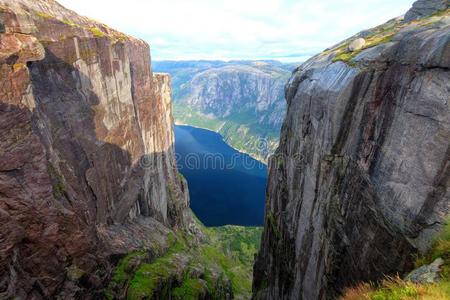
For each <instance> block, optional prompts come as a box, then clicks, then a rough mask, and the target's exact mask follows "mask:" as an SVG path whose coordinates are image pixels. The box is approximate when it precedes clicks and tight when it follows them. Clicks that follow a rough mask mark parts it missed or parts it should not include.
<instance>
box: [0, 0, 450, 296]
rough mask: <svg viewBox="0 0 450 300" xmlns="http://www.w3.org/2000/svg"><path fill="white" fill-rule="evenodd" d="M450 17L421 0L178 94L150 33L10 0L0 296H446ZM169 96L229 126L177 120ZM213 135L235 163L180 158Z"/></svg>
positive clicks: (4, 62) (210, 148)
mask: <svg viewBox="0 0 450 300" xmlns="http://www.w3.org/2000/svg"><path fill="white" fill-rule="evenodd" d="M449 24H450V12H449V1H447V0H418V1H416V2H415V3H414V5H413V7H412V8H411V9H410V10H409V11H408V12H407V13H406V15H405V16H403V17H399V18H395V19H392V20H390V21H388V22H387V23H385V24H382V25H379V26H377V27H374V28H371V29H368V30H364V31H362V32H360V33H358V34H356V35H355V36H353V37H350V38H348V39H347V40H344V41H342V42H341V43H339V44H337V45H335V46H332V47H331V48H328V49H326V50H325V51H323V52H322V53H319V54H317V55H315V56H314V57H312V58H310V59H309V60H307V61H306V62H304V63H302V64H300V65H297V66H295V67H293V66H292V65H283V64H279V63H276V62H238V63H236V62H232V63H223V62H215V63H214V64H213V65H212V66H213V68H211V69H201V70H197V71H198V72H199V73H198V75H195V76H193V78H189V80H188V81H186V82H191V83H192V86H193V87H195V88H193V89H191V87H190V86H187V87H186V86H185V87H184V88H183V87H182V86H181V85H180V86H177V88H176V90H175V91H172V84H171V77H170V76H169V75H168V74H162V73H157V72H154V70H153V69H152V67H151V66H152V61H151V56H150V47H149V45H148V44H147V43H146V42H144V41H143V40H140V39H137V38H134V37H131V36H128V35H126V34H124V33H121V32H119V31H116V30H114V29H112V28H110V27H108V26H107V25H104V24H101V23H99V22H97V21H93V20H91V19H89V18H87V17H82V16H80V15H78V14H77V13H75V12H74V11H71V10H68V9H66V8H65V7H63V6H61V5H60V4H58V2H56V1H54V0H18V1H16V0H0V299H193V300H194V299H304V300H316V299H317V300H322V299H324V300H325V299H343V300H353V299H376V300H379V299H411V298H408V297H412V299H449V298H450V295H449V293H448V286H449V282H450V278H449V274H450V271H449V270H450V247H449V246H448V244H449V242H448V241H449V240H450V234H449V232H450V230H449V228H448V227H449V225H448V215H449V210H450V192H449V186H450V167H449V165H450V164H449V161H450V152H449V151H450V150H449V149H450V145H449V141H450V121H449V120H450V109H449V107H450V103H449V101H450V72H449V66H450V25H449ZM162 26H163V25H162ZM205 64H210V63H208V62H201V65H205ZM189 67H192V66H189ZM201 68H203V67H201ZM291 70H293V72H292V74H289V73H290V71H291ZM197 71H196V72H197ZM184 75H185V74H184ZM191 75H192V74H190V75H189V76H191ZM280 79H281V80H280ZM177 80H178V79H177ZM208 82H210V83H211V84H210V85H209V84H208ZM222 82H226V85H230V88H224V86H223V85H221V83H222ZM283 82H286V83H287V84H286V86H285V87H284V83H283ZM235 84H236V85H235ZM268 90H270V92H267V91H268ZM173 95H178V96H180V98H179V100H180V101H179V103H176V104H175V106H174V107H175V110H176V111H175V113H176V114H177V116H178V118H179V121H180V122H179V123H188V122H190V121H195V123H196V124H190V125H193V126H199V124H206V125H207V126H204V127H205V128H209V129H212V130H215V131H218V132H220V133H222V134H223V137H224V138H223V140H222V138H221V136H219V135H218V134H216V133H214V132H210V131H205V130H203V129H199V128H194V127H186V126H179V127H175V120H174V109H173V107H172V106H173V102H174V101H173V99H172V96H173ZM183 95H184V96H186V95H188V96H187V97H186V98H182V97H181V96H183ZM203 96H205V98H202V97H203ZM235 96H236V97H235ZM237 96H239V97H240V98H239V97H237ZM209 97H212V98H209ZM223 97H225V98H223ZM284 98H285V99H286V100H284ZM211 99H214V101H217V102H215V103H214V102H213V101H212V100H211ZM224 99H225V100H230V101H228V102H226V103H223V102H221V100H224ZM238 99H241V100H242V101H244V100H245V105H243V104H242V103H240V102H239V101H238ZM255 99H257V100H255ZM175 102H176V101H175ZM189 105H191V106H189ZM235 109H236V110H235ZM188 125H189V124H188ZM278 130H281V134H280V136H279V137H278ZM175 135H178V137H180V136H184V138H186V141H185V142H183V143H179V144H178V145H177V144H176V136H175ZM246 141H249V143H245V142H246ZM260 141H263V143H262V145H263V146H264V147H261V146H260V145H261V143H259V142H260ZM225 142H227V143H229V144H231V145H233V147H235V148H238V149H240V150H242V151H245V152H247V153H250V154H251V155H253V156H254V157H255V158H257V159H259V160H261V161H267V162H268V169H266V167H265V166H264V165H263V164H261V163H260V162H257V161H256V160H254V159H253V158H251V157H250V156H248V155H247V154H243V153H237V152H236V151H235V150H234V149H232V148H231V147H229V146H228V145H227V144H226V143H225ZM176 147H179V148H178V149H177V150H176V149H175V148H176ZM261 150H263V151H261ZM216 152H218V153H221V155H223V156H224V158H225V161H224V163H225V164H226V161H229V160H230V159H231V157H233V155H234V154H237V157H238V158H239V160H242V161H240V162H238V163H237V164H236V166H235V168H234V169H233V170H232V171H233V172H232V173H233V174H231V175H232V176H231V177H230V178H226V175H224V174H223V173H220V174H219V173H214V172H212V173H207V174H205V172H204V171H205V169H201V172H202V174H200V175H201V176H203V178H202V177H201V176H200V177H198V178H197V179H196V178H195V176H193V175H195V174H189V173H185V175H186V176H182V175H181V173H183V172H187V171H188V169H187V168H186V167H187V165H186V164H187V161H186V160H184V163H183V161H181V162H180V161H179V156H181V157H186V156H187V155H188V154H189V153H196V154H197V155H200V156H201V155H208V154H211V153H212V154H215V153H216ZM213 159H214V158H213ZM248 162H251V163H252V167H251V168H249V167H248V166H246V164H247V163H248ZM219 163H220V162H219ZM179 169H180V171H181V172H180V171H179ZM213 171H214V170H213ZM221 171H222V170H221ZM267 172H268V175H267ZM239 173H240V174H239ZM267 176H268V177H267ZM205 178H206V179H208V180H209V179H215V181H214V182H213V181H208V180H205ZM186 179H188V180H186ZM195 180H198V182H195ZM188 181H190V182H188ZM266 182H267V186H266ZM221 184H222V185H221ZM202 187H203V189H202ZM190 188H192V192H193V193H191V196H192V199H190V192H189V189H190ZM218 191H222V192H220V193H221V195H219V196H221V197H217V198H216V199H218V200H217V202H216V203H214V200H211V199H213V198H207V196H211V197H213V196H214V193H215V192H218ZM230 191H233V192H235V193H236V191H237V193H239V195H237V196H239V197H237V196H236V195H235V194H233V193H229V192H230ZM244 193H246V194H244ZM205 195H206V196H205ZM194 197H195V198H194ZM202 197H204V198H203V199H202ZM230 198H231V199H230ZM199 200H200V201H199ZM202 200H203V201H208V202H210V203H212V204H214V205H215V206H214V207H213V208H212V209H211V210H209V211H208V209H205V210H203V211H202V209H203V208H207V207H204V206H205V205H206V204H205V202H203V203H202V202H201V201H202ZM226 200H228V202H227V203H224V201H226ZM194 201H195V203H194ZM196 205H199V206H197V207H196ZM191 207H192V208H194V211H197V212H198V214H199V216H201V217H202V220H203V221H204V223H205V224H206V225H208V226H205V225H204V224H202V222H201V221H200V220H199V219H198V218H197V216H196V215H195V214H194V213H193V211H192V209H191ZM208 218H209V219H208ZM226 224H231V225H246V226H245V227H244V226H220V227H215V226H218V225H226ZM255 225H263V228H261V227H254V226H255ZM411 271H413V273H410V272H411ZM408 274H409V275H408ZM424 274H425V275H424ZM386 276H398V279H395V280H394V281H389V280H386ZM430 278H431V279H430ZM369 283H370V284H369ZM405 293H407V294H405ZM355 295H356V296H355ZM399 295H400V296H399ZM405 295H406V296H405ZM394 296H395V297H397V298H395V297H394Z"/></svg>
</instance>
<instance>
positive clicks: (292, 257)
mask: <svg viewBox="0 0 450 300" xmlns="http://www.w3.org/2000/svg"><path fill="white" fill-rule="evenodd" d="M416 6H417V5H416ZM449 22H450V16H449V12H448V11H442V12H439V13H438V14H435V15H433V16H430V17H426V18H423V19H420V20H418V21H414V22H411V23H407V22H406V23H405V22H403V20H402V19H401V18H399V19H394V20H391V21H389V22H388V23H386V24H383V25H381V26H379V27H376V28H373V29H371V30H368V31H364V32H362V33H360V34H358V35H357V36H355V37H352V38H350V39H348V40H346V41H344V42H343V43H341V44H339V45H337V46H335V47H333V48H331V49H328V50H326V51H325V52H324V53H321V54H319V55H317V56H315V57H313V58H312V59H310V60H309V61H307V62H306V63H304V64H303V65H301V66H300V67H299V68H298V70H297V71H296V72H295V73H294V74H293V76H292V78H291V79H290V81H289V83H288V85H287V87H286V98H287V103H288V110H287V116H286V119H285V121H284V124H283V127H282V133H281V140H280V146H279V148H278V150H277V151H276V153H275V155H274V156H273V157H272V158H271V160H270V175H269V184H268V188H267V201H266V221H265V228H264V233H263V241H262V248H261V250H260V252H259V254H258V257H257V261H256V263H255V267H254V286H253V288H254V298H255V299H307V300H312V299H332V298H335V297H336V296H337V295H338V294H339V293H340V292H341V291H342V289H343V288H345V287H349V286H353V285H356V284H357V283H358V282H361V281H377V280H379V279H381V278H383V276H384V275H386V274H388V275H392V274H396V273H404V272H405V271H408V270H410V269H411V267H412V265H411V262H412V256H413V254H414V253H415V252H417V251H425V250H426V249H427V247H429V246H430V240H431V239H432V237H433V234H434V233H435V232H437V230H438V229H439V228H440V227H441V222H442V219H443V218H444V217H445V216H446V215H448V214H449V208H450V192H449V186H450V182H449V180H450V176H449V174H450V173H449V172H450V170H449V155H450V154H449V153H450V152H449V151H450V150H449V149H450V148H449V147H450V145H449V141H450V122H449V120H450V110H449V107H450V102H449V100H450V94H449V91H450V86H449V82H450V73H449V66H450V27H449ZM361 37H362V38H364V39H365V40H366V43H365V45H364V46H363V48H362V49H360V50H358V51H354V52H349V51H348V46H349V44H350V43H352V42H353V41H354V40H356V39H358V38H361Z"/></svg>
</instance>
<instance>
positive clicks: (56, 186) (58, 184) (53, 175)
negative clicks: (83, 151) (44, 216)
mask: <svg viewBox="0 0 450 300" xmlns="http://www.w3.org/2000/svg"><path fill="white" fill-rule="evenodd" d="M47 170H48V174H49V176H50V179H51V180H52V187H53V197H55V198H56V199H59V198H61V197H63V196H64V195H65V193H66V187H65V186H64V178H63V177H62V175H61V174H59V172H58V170H56V168H55V167H54V166H53V165H52V164H50V163H49V164H48V168H47Z"/></svg>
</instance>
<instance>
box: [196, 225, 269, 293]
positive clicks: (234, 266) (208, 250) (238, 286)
mask: <svg viewBox="0 0 450 300" xmlns="http://www.w3.org/2000/svg"><path fill="white" fill-rule="evenodd" d="M206 230H207V233H208V235H209V236H210V239H211V241H212V243H211V245H210V246H207V247H205V248H204V249H203V256H204V257H207V258H208V259H210V260H216V261H217V262H219V264H220V266H221V267H222V268H223V270H224V271H225V274H226V275H227V277H228V278H229V279H230V280H231V285H232V287H233V292H234V295H235V296H236V298H242V299H249V298H250V296H251V292H252V276H253V262H254V257H255V254H256V253H257V252H258V250H259V247H260V243H261V234H262V227H241V226H223V227H212V228H207V229H206Z"/></svg>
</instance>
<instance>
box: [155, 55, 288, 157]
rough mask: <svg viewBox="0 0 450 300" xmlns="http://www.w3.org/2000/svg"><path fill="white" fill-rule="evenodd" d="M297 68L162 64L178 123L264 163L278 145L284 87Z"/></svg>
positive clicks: (261, 63)
mask: <svg viewBox="0 0 450 300" xmlns="http://www.w3.org/2000/svg"><path fill="white" fill-rule="evenodd" d="M296 66H297V64H283V63H281V62H278V61H230V62H223V61H161V62H153V69H154V70H155V71H157V72H165V73H169V74H170V75H171V76H172V87H173V98H174V115H175V119H176V122H177V123H178V124H187V125H192V126H198V127H202V128H207V129H211V130H214V131H216V132H219V133H220V134H222V135H223V136H224V139H225V140H226V141H227V142H228V143H229V144H230V145H231V146H233V147H234V148H236V149H238V150H240V151H242V152H246V153H248V154H250V155H252V156H253V157H255V158H257V159H259V160H262V161H266V160H267V157H268V156H269V155H270V154H271V153H273V151H274V150H275V149H276V147H277V146H278V139H279V132H280V128H281V124H282V121H283V118H284V115H285V112H286V102H285V100H284V86H285V84H286V82H287V81H288V79H289V77H290V75H291V72H292V70H293V69H295V67H296Z"/></svg>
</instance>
